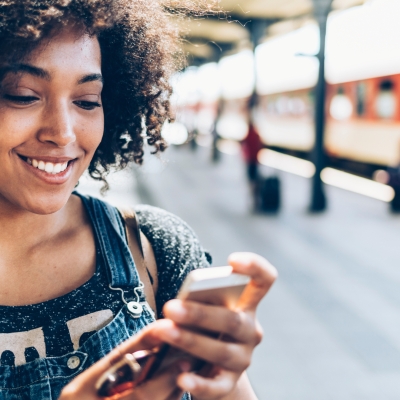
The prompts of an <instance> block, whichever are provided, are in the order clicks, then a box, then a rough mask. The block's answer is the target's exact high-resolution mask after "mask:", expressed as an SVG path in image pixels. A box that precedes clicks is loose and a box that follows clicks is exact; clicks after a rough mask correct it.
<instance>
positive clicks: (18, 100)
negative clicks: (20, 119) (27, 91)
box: [3, 94, 39, 105]
mask: <svg viewBox="0 0 400 400" xmlns="http://www.w3.org/2000/svg"><path fill="white" fill-rule="evenodd" d="M3 97H4V98H5V99H6V100H8V101H11V102H13V103H15V104H20V105H28V104H32V103H34V102H35V101H36V100H39V98H38V97H35V96H13V95H11V94H5V95H3Z"/></svg>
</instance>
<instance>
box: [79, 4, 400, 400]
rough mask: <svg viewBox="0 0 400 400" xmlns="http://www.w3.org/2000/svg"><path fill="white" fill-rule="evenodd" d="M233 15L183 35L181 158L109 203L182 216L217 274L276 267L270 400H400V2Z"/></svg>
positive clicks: (116, 178) (265, 348) (227, 10)
mask: <svg viewBox="0 0 400 400" xmlns="http://www.w3.org/2000/svg"><path fill="white" fill-rule="evenodd" d="M219 5H220V6H221V7H222V9H223V10H224V13H219V14H217V15H210V16H207V17H201V18H200V17H192V18H190V19H189V18H188V19H185V20H179V21H178V20H177V21H176V23H179V24H181V27H182V36H183V39H184V40H183V46H184V51H185V52H186V53H187V56H188V66H187V68H185V69H184V70H183V71H181V72H179V73H177V74H176V75H175V76H174V77H173V80H172V82H171V83H172V85H173V87H174V95H173V107H174V109H175V112H176V121H175V122H174V123H172V124H168V125H166V126H165V127H164V130H163V135H164V137H165V139H166V140H167V141H168V142H169V143H170V144H171V146H170V148H169V149H168V151H167V152H166V153H164V154H163V155H161V156H153V155H150V154H148V155H146V159H145V163H144V166H142V167H140V168H138V167H134V166H133V167H132V168H131V169H129V170H128V171H124V172H121V173H117V174H113V176H112V177H111V178H110V181H111V190H110V192H109V194H108V195H107V196H106V197H105V199H106V200H109V201H110V202H112V203H114V204H125V205H126V204H127V203H130V204H133V205H134V204H137V203H139V202H144V203H148V204H152V205H155V206H159V207H162V208H165V209H167V210H168V211H171V212H173V213H175V214H177V215H179V216H180V217H182V218H183V219H184V220H186V221H187V222H188V223H189V224H190V225H191V226H192V227H193V228H194V229H195V231H196V232H197V233H198V235H199V237H200V239H201V241H202V242H203V244H204V246H205V247H206V248H207V249H209V250H210V251H211V253H212V254H213V257H214V265H223V264H225V263H226V258H227V256H228V254H229V253H230V252H233V251H254V252H257V253H259V254H261V255H263V256H265V257H266V258H268V259H269V260H270V261H271V262H273V263H274V264H275V265H276V266H277V268H278V270H279V273H280V279H279V281H278V283H277V285H276V286H275V287H274V289H273V291H272V293H271V294H270V295H269V296H268V298H267V299H265V301H264V302H263V304H262V307H261V309H260V313H259V318H260V320H261V322H262V325H263V327H264V330H265V340H264V342H263V343H262V345H261V346H260V347H259V349H258V351H257V352H256V354H255V356H254V362H253V364H252V366H251V368H250V370H249V375H250V379H251V381H252V383H253V385H254V387H255V389H256V392H257V394H258V396H259V398H260V400H264V399H265V400H266V399H268V400H286V399H291V400H292V399H295V400H297V399H299V400H314V399H315V400H323V399H329V400H347V399H348V400H358V399H360V400H361V399H362V400H364V399H365V400H377V399H379V400H391V399H393V400H394V399H396V400H397V399H399V396H400V272H399V271H400V269H399V267H398V265H399V263H400V252H399V250H398V248H399V247H400V234H399V233H400V219H399V218H400V217H399V216H398V215H397V213H396V212H397V211H399V209H400V200H399V197H400V168H399V164H400V24H399V23H398V17H399V16H400V1H399V0H369V1H366V0H334V1H333V2H332V1H329V0H234V1H233V0H221V1H220V2H219ZM250 127H251V129H250ZM252 135H253V136H252ZM254 135H255V136H254ZM257 138H258V139H257ZM79 189H80V190H81V191H83V192H87V193H90V194H92V195H98V193H99V186H98V185H97V184H96V183H94V182H92V181H90V179H88V178H86V177H85V178H83V179H82V180H81V183H80V187H79ZM322 211H324V212H322Z"/></svg>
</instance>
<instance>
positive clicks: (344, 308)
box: [126, 148, 400, 400]
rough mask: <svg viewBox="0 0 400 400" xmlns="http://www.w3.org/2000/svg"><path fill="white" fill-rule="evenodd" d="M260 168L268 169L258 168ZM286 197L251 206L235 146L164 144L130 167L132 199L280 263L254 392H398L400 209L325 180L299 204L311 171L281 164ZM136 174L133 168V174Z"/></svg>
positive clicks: (210, 243)
mask: <svg viewBox="0 0 400 400" xmlns="http://www.w3.org/2000/svg"><path fill="white" fill-rule="evenodd" d="M265 173H275V172H273V171H265ZM278 174H279V176H280V177H281V179H282V189H283V207H282V211H281V212H280V213H279V214H278V215H276V216H270V215H255V214H252V213H251V212H250V209H251V206H250V200H249V196H248V188H247V185H246V180H245V176H244V168H243V165H242V162H241V160H240V157H238V156H228V155H223V157H222V159H221V162H220V163H218V164H215V165H213V164H211V163H210V162H209V155H208V151H207V150H205V149H202V148H200V149H199V151H198V152H196V153H193V152H192V151H190V150H189V149H187V148H178V149H175V148H173V149H170V150H169V151H168V152H167V153H166V154H164V155H163V156H162V159H161V161H158V160H156V159H153V160H152V161H151V162H150V163H148V164H147V165H145V167H144V168H143V169H142V170H139V171H138V172H137V173H136V175H137V176H136V179H137V181H136V183H132V185H133V186H135V187H133V188H132V187H131V188H126V190H128V191H130V195H129V196H130V197H129V196H128V197H129V198H130V199H132V201H137V199H138V198H139V199H140V201H142V202H146V203H150V204H153V205H157V206H159V207H163V208H165V209H167V210H169V211H171V212H173V213H175V214H177V215H179V216H180V217H182V218H183V219H184V220H186V221H187V222H188V223H189V224H190V225H191V226H192V227H193V228H194V229H195V231H196V232H197V233H198V235H199V237H200V239H201V241H202V243H203V244H204V246H205V247H206V248H207V249H209V250H210V251H211V253H212V254H213V257H214V265H223V264H225V263H226V258H227V256H228V254H229V253H231V252H234V251H254V252H257V253H259V254H262V255H263V256H265V257H266V258H268V259H269V260H270V261H271V262H272V263H273V264H274V265H276V267H277V268H278V270H279V274H280V277H279V280H278V282H277V284H276V285H275V286H274V288H273V290H272V291H271V293H270V294H269V296H268V297H267V298H266V299H265V301H264V302H263V303H262V305H261V307H260V311H259V318H260V320H261V322H262V325H263V327H264V330H265V337H264V341H263V343H262V344H261V345H260V346H259V348H258V349H257V351H256V354H255V356H254V360H253V364H252V366H251V368H250V370H249V375H250V379H251V381H252V383H253V385H254V387H255V390H256V392H257V394H258V396H259V399H260V400H267V399H268V400H289V399H290V400H328V399H329V400H392V399H393V400H394V399H396V400H398V399H399V398H400V251H399V248H400V217H398V216H393V215H391V214H390V213H389V212H388V207H387V204H385V203H382V202H379V201H376V200H372V199H369V198H366V197H362V196H360V195H356V194H352V193H349V192H345V191H342V190H340V189H335V188H328V190H327V193H328V198H329V211H328V212H326V213H325V214H321V215H310V214H309V213H308V212H307V206H308V202H309V195H310V188H309V181H308V180H306V179H303V178H299V177H295V176H293V175H289V174H285V173H278ZM132 182H134V178H133V177H132Z"/></svg>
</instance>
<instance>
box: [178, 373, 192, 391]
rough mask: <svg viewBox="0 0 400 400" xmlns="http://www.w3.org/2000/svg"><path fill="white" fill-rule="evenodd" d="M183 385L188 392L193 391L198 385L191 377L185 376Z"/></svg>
mask: <svg viewBox="0 0 400 400" xmlns="http://www.w3.org/2000/svg"><path fill="white" fill-rule="evenodd" d="M181 383H182V385H183V386H184V389H185V390H186V391H188V392H190V391H191V390H193V389H194V388H195V386H196V383H195V381H194V379H193V378H192V377H191V376H183V377H182V381H181Z"/></svg>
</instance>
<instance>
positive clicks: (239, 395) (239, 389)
mask: <svg viewBox="0 0 400 400" xmlns="http://www.w3.org/2000/svg"><path fill="white" fill-rule="evenodd" d="M243 399H246V400H258V399H257V396H256V394H255V393H254V390H253V388H252V387H251V384H250V381H249V378H248V377H247V374H246V372H244V373H243V375H242V376H241V377H240V379H239V381H238V383H237V385H236V388H235V389H234V390H233V391H232V392H231V393H229V394H228V395H227V396H225V397H222V398H221V399H220V400H243ZM193 400H197V399H196V398H195V397H193Z"/></svg>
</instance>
